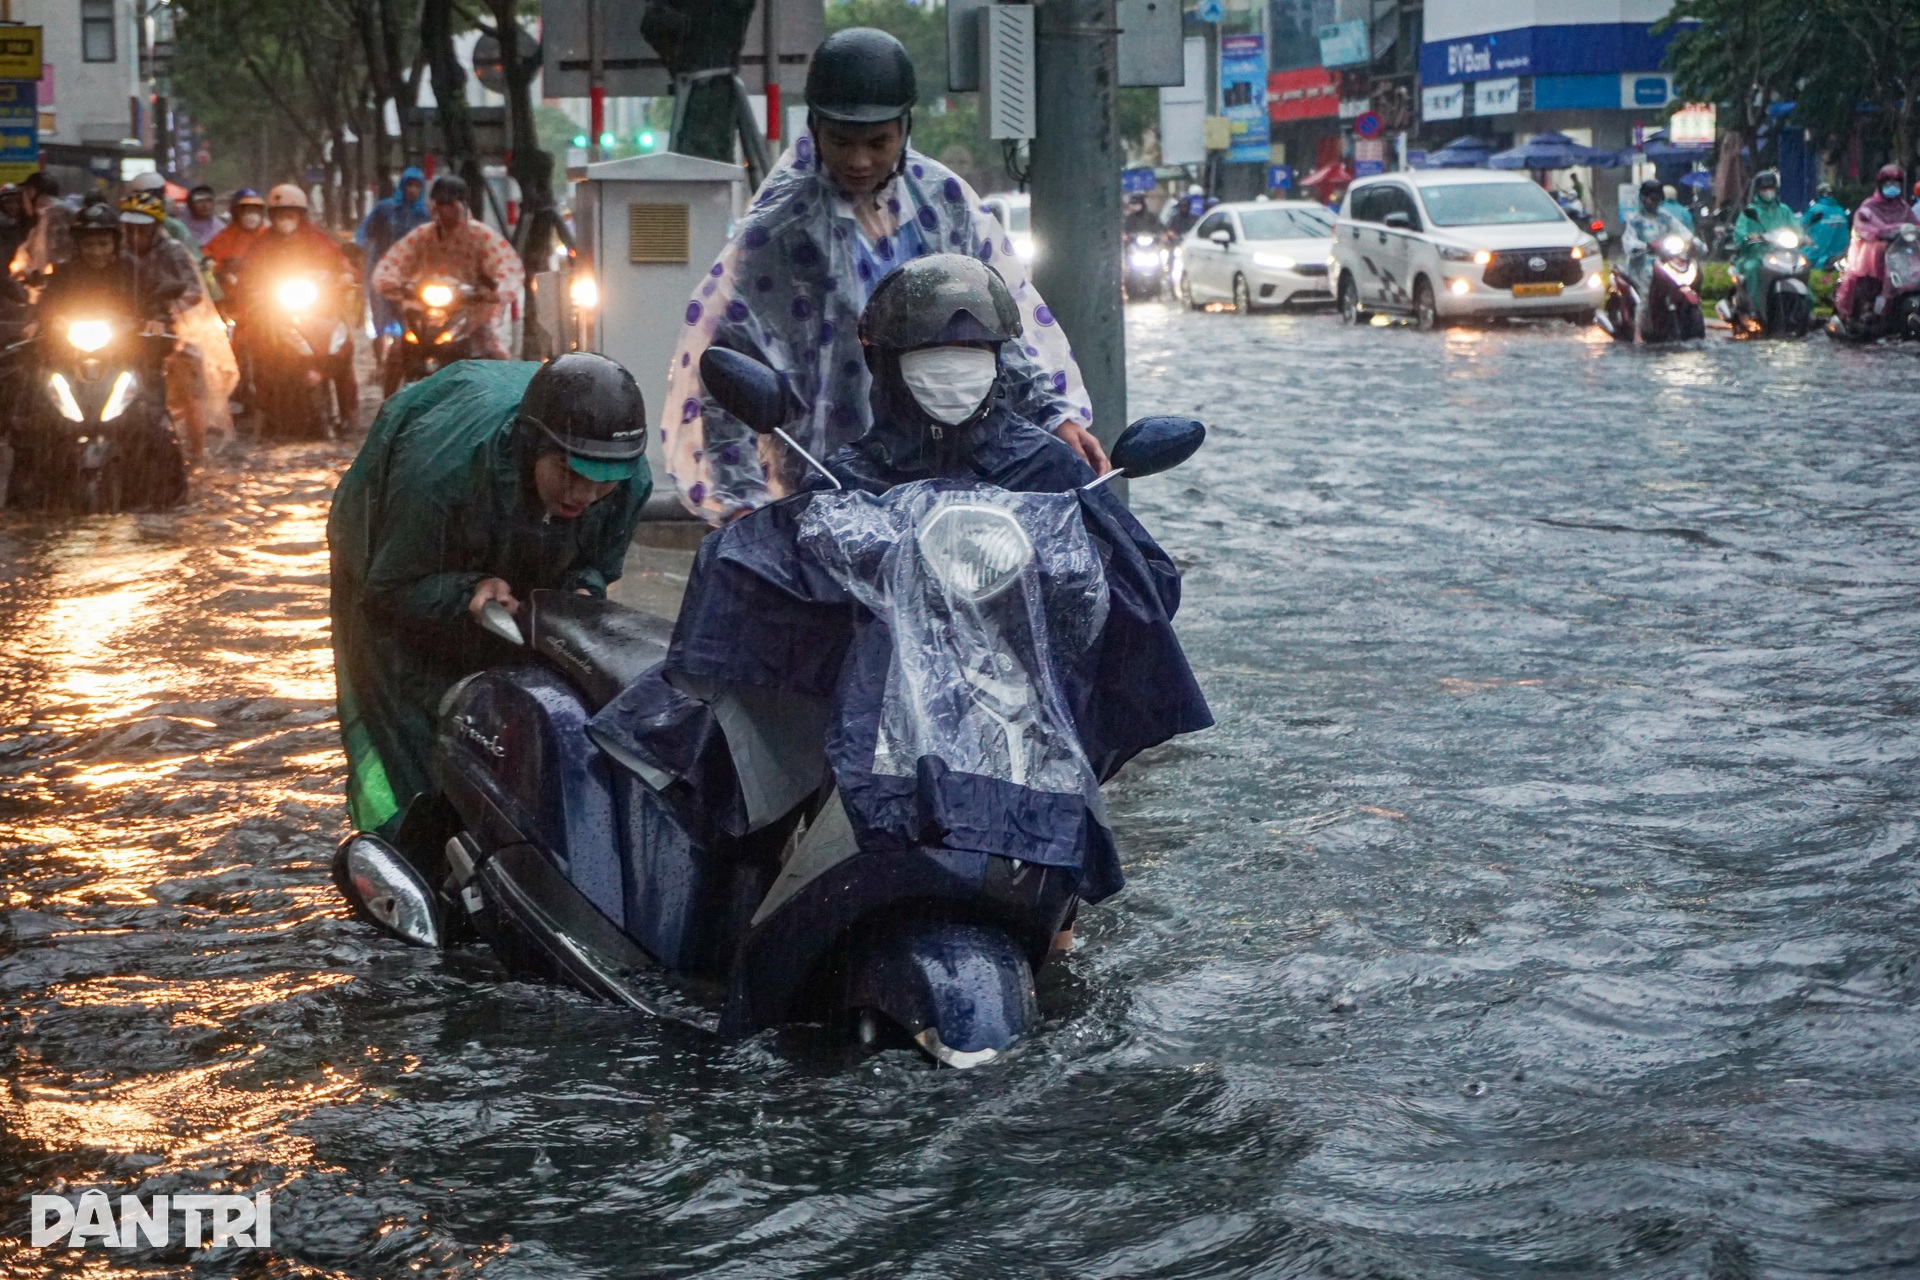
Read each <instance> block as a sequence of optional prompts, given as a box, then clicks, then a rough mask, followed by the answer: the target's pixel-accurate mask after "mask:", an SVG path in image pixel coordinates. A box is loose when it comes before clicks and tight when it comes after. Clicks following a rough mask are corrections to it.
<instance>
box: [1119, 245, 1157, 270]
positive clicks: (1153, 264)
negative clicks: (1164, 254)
mask: <svg viewBox="0 0 1920 1280" xmlns="http://www.w3.org/2000/svg"><path fill="white" fill-rule="evenodd" d="M1127 265H1128V266H1130V267H1132V268H1133V269H1134V270H1135V271H1152V270H1155V269H1156V268H1158V267H1159V265H1160V251H1159V250H1158V249H1135V250H1133V251H1131V252H1130V253H1128V254H1127Z"/></svg>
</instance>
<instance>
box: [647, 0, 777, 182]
mask: <svg viewBox="0 0 1920 1280" xmlns="http://www.w3.org/2000/svg"><path fill="white" fill-rule="evenodd" d="M753 3H754V0H653V2H652V3H651V4H649V5H648V6H647V12H646V14H645V16H643V17H642V18H641V19H640V34H641V35H643V36H645V37H646V38H647V43H648V44H651V45H652V46H653V47H654V49H655V51H656V52H658V53H659V55H660V61H661V62H663V63H665V64H666V68H667V71H668V72H669V73H670V74H672V75H673V76H675V77H676V78H677V77H680V76H688V75H692V74H694V73H695V72H699V71H720V70H724V71H727V72H733V71H736V70H737V69H738V68H739V66H740V46H741V44H742V43H743V42H744V41H745V40H746V38H747V23H748V22H749V20H751V19H752V17H753ZM680 83H682V84H685V85H687V88H686V89H685V92H686V101H685V102H679V103H675V104H674V108H675V110H674V119H675V121H676V128H675V129H674V133H673V139H672V141H671V142H670V143H669V144H668V145H669V146H671V147H672V149H673V150H675V151H677V152H679V153H680V154H682V155H689V156H705V157H707V158H708V159H710V160H719V161H722V162H724V163H727V164H731V163H733V141H734V131H735V117H734V101H733V83H732V81H731V80H730V79H728V78H727V77H726V76H709V77H705V78H702V79H699V80H695V81H692V82H691V83H690V84H689V83H688V82H686V81H681V82H680Z"/></svg>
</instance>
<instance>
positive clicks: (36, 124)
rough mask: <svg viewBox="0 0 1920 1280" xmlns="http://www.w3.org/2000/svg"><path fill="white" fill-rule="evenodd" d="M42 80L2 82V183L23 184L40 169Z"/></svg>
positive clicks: (0, 161) (0, 84)
mask: <svg viewBox="0 0 1920 1280" xmlns="http://www.w3.org/2000/svg"><path fill="white" fill-rule="evenodd" d="M38 88H39V77H37V76H36V77H35V78H34V79H32V80H0V182H16V183H17V182H24V181H25V180H26V178H27V175H28V174H30V173H32V172H33V171H34V170H36V169H38V168H39V167H40V109H39V107H38V106H37V105H36V102H35V90H37V89H38Z"/></svg>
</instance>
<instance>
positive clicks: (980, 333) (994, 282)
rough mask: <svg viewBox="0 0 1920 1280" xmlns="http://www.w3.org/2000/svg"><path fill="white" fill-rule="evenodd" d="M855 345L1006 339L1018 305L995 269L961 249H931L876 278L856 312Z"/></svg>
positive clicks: (902, 346)
mask: <svg viewBox="0 0 1920 1280" xmlns="http://www.w3.org/2000/svg"><path fill="white" fill-rule="evenodd" d="M859 333H860V343H861V345H862V346H865V347H868V348H879V349H881V350H884V351H894V352H899V351H911V350H913V349H914V348H915V347H930V346H935V345H938V344H941V343H951V342H992V343H1001V342H1011V341H1012V340H1013V339H1015V338H1017V337H1019V336H1020V308H1019V306H1018V305H1017V304H1015V302H1014V300H1013V294H1012V293H1010V292H1008V290H1007V282H1006V281H1005V280H1002V279H1001V278H1000V273H999V272H997V271H995V270H994V269H993V268H992V267H989V266H988V265H987V264H986V263H984V262H982V261H980V259H978V258H975V257H972V256H970V255H968V254H964V253H935V254H929V255H928V256H926V257H924V258H915V259H913V260H912V261H910V262H906V263H903V264H902V265H900V266H898V267H895V268H894V269H893V270H892V271H890V272H888V273H887V274H886V275H885V276H883V277H881V279H880V283H879V284H877V285H875V286H874V287H873V293H872V294H871V295H869V296H868V298H867V306H866V309H865V310H864V311H862V312H861V313H860V329H859Z"/></svg>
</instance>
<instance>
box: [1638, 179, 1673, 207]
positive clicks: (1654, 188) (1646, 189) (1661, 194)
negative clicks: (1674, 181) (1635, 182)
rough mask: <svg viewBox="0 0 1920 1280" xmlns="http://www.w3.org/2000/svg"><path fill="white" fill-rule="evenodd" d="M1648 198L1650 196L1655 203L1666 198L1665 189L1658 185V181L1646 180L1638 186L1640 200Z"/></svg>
mask: <svg viewBox="0 0 1920 1280" xmlns="http://www.w3.org/2000/svg"><path fill="white" fill-rule="evenodd" d="M1648 196H1652V197H1653V198H1654V200H1655V201H1656V202H1657V201H1660V200H1664V199H1666V198H1667V189H1666V188H1665V187H1664V186H1662V185H1661V184H1660V181H1659V179H1657V178H1648V179H1647V180H1646V181H1645V182H1643V183H1641V184H1640V198H1641V199H1642V200H1645V199H1646V198H1647V197H1648Z"/></svg>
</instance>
